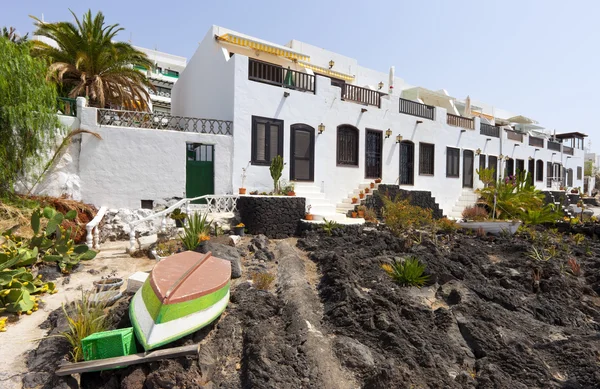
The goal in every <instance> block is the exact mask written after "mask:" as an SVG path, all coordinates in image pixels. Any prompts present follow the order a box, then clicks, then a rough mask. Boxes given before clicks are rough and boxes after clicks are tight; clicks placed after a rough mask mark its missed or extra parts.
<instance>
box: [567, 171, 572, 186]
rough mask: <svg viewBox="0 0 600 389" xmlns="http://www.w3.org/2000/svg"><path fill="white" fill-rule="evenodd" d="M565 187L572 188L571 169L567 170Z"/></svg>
mask: <svg viewBox="0 0 600 389" xmlns="http://www.w3.org/2000/svg"><path fill="white" fill-rule="evenodd" d="M567 186H573V169H569V170H567Z"/></svg>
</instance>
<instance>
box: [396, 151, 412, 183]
mask: <svg viewBox="0 0 600 389" xmlns="http://www.w3.org/2000/svg"><path fill="white" fill-rule="evenodd" d="M402 145H410V146H412V174H410V178H411V180H410V183H408V184H403V183H402V174H401V173H402V168H401V166H400V163H401V162H402ZM407 158H408V157H407ZM407 163H408V161H407ZM407 171H409V172H410V171H411V170H410V169H407ZM398 173H399V174H398V176H399V177H398V184H399V185H408V186H414V185H415V142H413V141H410V140H403V141H401V142H400V150H399V151H398Z"/></svg>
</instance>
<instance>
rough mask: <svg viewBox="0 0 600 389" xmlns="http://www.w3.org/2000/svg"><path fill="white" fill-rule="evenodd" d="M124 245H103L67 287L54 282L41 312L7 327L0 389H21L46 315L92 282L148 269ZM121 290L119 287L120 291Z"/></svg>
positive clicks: (0, 351)
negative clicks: (27, 357)
mask: <svg viewBox="0 0 600 389" xmlns="http://www.w3.org/2000/svg"><path fill="white" fill-rule="evenodd" d="M126 245H127V242H110V243H105V244H103V245H102V246H101V249H102V250H101V251H100V252H99V253H98V255H97V256H96V258H94V259H93V260H91V261H87V262H82V265H83V266H82V268H81V269H79V270H78V271H77V272H75V273H73V274H71V276H70V279H69V282H68V283H67V284H63V281H64V278H62V279H60V278H59V279H58V280H56V282H57V288H58V292H57V293H56V294H54V295H45V296H44V297H43V298H42V299H43V300H44V301H45V305H44V307H43V308H41V309H40V310H38V311H37V312H34V313H33V314H32V315H31V316H23V317H22V318H21V319H20V320H18V321H16V322H13V323H9V324H8V325H7V331H6V332H1V333H0V388H2V389H20V388H21V374H23V373H25V372H27V367H26V364H25V358H26V355H27V353H28V352H29V351H30V350H33V349H35V348H36V347H37V345H38V343H39V339H41V338H43V337H44V336H46V330H43V329H41V328H39V326H40V324H42V322H44V320H46V319H47V318H48V315H49V314H50V312H52V311H54V310H55V309H57V308H60V306H61V305H62V304H63V303H64V302H66V301H72V300H75V299H77V298H78V297H79V296H80V295H81V289H84V290H88V289H91V288H92V286H93V284H92V282H93V281H95V280H99V279H100V277H102V276H106V275H108V274H111V273H114V274H116V276H117V277H121V278H123V279H125V280H126V279H127V277H129V276H130V275H131V274H133V273H135V272H136V271H147V270H150V269H152V267H153V266H154V264H155V261H154V260H150V259H148V258H131V257H130V256H129V255H128V254H126V253H125V247H126ZM92 269H94V270H96V271H98V274H91V273H89V270H92ZM125 286H126V285H123V289H124V288H125ZM9 320H10V319H9Z"/></svg>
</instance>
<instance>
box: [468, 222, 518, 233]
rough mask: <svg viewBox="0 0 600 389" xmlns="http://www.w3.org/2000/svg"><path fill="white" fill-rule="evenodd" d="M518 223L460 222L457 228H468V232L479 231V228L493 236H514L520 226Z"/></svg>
mask: <svg viewBox="0 0 600 389" xmlns="http://www.w3.org/2000/svg"><path fill="white" fill-rule="evenodd" d="M521 224H522V223H521V222H520V221H514V222H512V221H506V222H505V221H493V222H485V221H484V222H460V223H458V225H459V226H461V227H462V228H468V229H470V230H479V229H480V228H481V229H482V230H483V231H484V232H486V233H490V234H493V235H500V234H502V233H508V234H510V235H514V234H515V232H517V230H518V229H519V227H520V226H521Z"/></svg>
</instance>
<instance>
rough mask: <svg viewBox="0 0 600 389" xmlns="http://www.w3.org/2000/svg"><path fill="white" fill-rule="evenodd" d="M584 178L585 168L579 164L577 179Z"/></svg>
mask: <svg viewBox="0 0 600 389" xmlns="http://www.w3.org/2000/svg"><path fill="white" fill-rule="evenodd" d="M582 178H583V168H582V167H581V166H577V179H578V180H581V179H582Z"/></svg>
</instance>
